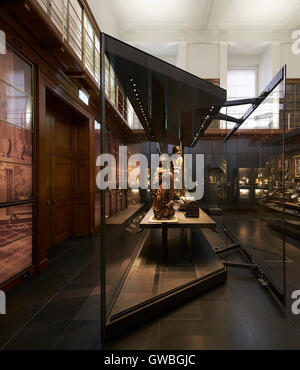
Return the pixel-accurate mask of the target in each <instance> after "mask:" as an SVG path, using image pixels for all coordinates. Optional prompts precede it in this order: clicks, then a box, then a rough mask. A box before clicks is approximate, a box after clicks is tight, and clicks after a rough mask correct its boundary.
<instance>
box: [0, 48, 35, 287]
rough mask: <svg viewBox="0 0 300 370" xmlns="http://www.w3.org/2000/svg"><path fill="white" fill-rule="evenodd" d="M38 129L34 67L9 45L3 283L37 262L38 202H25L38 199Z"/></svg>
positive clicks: (0, 178)
mask: <svg viewBox="0 0 300 370" xmlns="http://www.w3.org/2000/svg"><path fill="white" fill-rule="evenodd" d="M32 133H33V97H32V66H31V65H30V64H29V63H28V62H26V61H25V60H24V59H22V58H21V57H20V56H19V55H18V54H16V53H15V52H14V51H13V50H12V49H11V48H10V47H9V45H7V47H6V54H0V284H2V283H4V282H6V281H7V280H9V279H11V278H13V277H14V276H16V275H18V274H19V273H21V272H22V271H24V270H25V269H27V268H28V267H30V266H31V265H32V213H33V206H32V205H31V204H22V201H25V200H31V199H33V187H32V147H33V145H32ZM16 201H18V204H20V205H18V206H16V205H14V202H16ZM7 203H11V205H10V206H9V207H7Z"/></svg>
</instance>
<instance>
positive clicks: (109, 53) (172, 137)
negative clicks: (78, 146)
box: [99, 34, 300, 341]
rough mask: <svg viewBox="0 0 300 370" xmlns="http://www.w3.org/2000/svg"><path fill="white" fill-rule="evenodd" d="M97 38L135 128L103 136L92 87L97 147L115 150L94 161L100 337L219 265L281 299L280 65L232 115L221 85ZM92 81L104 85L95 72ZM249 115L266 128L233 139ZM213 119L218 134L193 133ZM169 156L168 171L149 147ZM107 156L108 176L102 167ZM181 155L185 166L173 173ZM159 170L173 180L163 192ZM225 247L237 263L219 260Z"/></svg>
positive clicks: (194, 289)
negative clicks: (245, 272)
mask: <svg viewBox="0 0 300 370" xmlns="http://www.w3.org/2000/svg"><path fill="white" fill-rule="evenodd" d="M101 44H102V51H103V56H102V65H105V60H106V64H107V63H108V62H109V64H110V66H111V69H112V70H113V73H114V75H115V77H116V79H117V80H118V82H119V83H120V85H121V86H122V90H123V91H124V93H125V95H126V96H127V97H128V100H129V102H130V107H131V108H130V109H132V110H133V111H134V112H135V115H136V117H137V119H138V120H139V122H140V125H142V127H143V132H142V133H139V134H138V135H135V136H134V137H133V136H131V135H129V134H128V136H126V135H125V136H124V140H123V141H122V143H118V144H117V142H113V141H112V137H111V135H112V132H111V131H110V129H109V127H108V126H106V119H105V109H104V107H105V101H104V98H103V97H104V94H103V95H102V108H103V109H102V120H101V152H100V153H101V154H106V153H110V154H112V153H113V154H114V155H113V156H112V157H106V159H105V160H103V163H102V164H101V165H100V167H99V169H100V172H101V171H103V170H104V172H103V173H104V174H105V175H103V177H102V182H103V183H104V184H105V183H106V187H104V188H102V189H101V190H100V198H101V199H100V204H101V214H100V220H101V222H100V226H101V234H100V235H101V264H102V269H101V289H102V302H101V304H102V327H103V336H104V341H105V340H109V339H110V338H113V337H115V336H117V335H120V334H121V333H123V332H124V331H126V330H128V329H130V328H132V327H134V326H135V325H138V324H139V323H142V322H144V321H146V320H148V319H151V318H152V317H153V316H154V315H157V314H159V313H162V312H164V311H166V310H168V309H170V308H172V307H174V306H176V305H177V304H179V303H182V302H184V301H185V300H186V299H189V298H191V297H193V296H195V295H197V294H199V293H200V292H203V291H205V290H207V289H212V288H213V287H214V286H216V285H217V284H219V283H221V282H224V281H225V280H226V276H227V272H226V271H227V270H226V267H227V266H230V267H237V268H249V269H251V270H253V271H255V273H256V275H257V277H258V279H259V281H260V282H261V283H262V284H264V285H268V286H269V287H270V288H271V290H272V291H273V292H274V293H275V294H276V295H277V297H278V298H279V300H280V301H281V302H282V303H284V302H285V299H286V261H287V260H286V240H285V230H286V227H287V225H288V224H287V219H288V217H287V214H288V213H289V212H297V210H298V208H297V207H298V203H299V199H298V198H299V197H298V191H299V182H298V180H297V179H298V177H297V176H298V172H299V160H298V155H300V154H299V152H298V149H295V147H296V144H294V142H293V140H295V137H296V133H295V132H294V133H293V134H291V133H290V132H288V131H287V126H286V115H285V68H283V69H282V70H281V71H280V72H279V73H278V74H277V75H276V76H275V77H274V79H273V80H272V81H271V82H270V84H269V85H268V86H267V87H266V89H265V90H264V91H263V92H262V93H261V94H260V95H259V97H257V98H253V103H252V104H251V105H250V106H249V108H248V110H247V111H246V113H245V114H244V115H243V117H242V119H237V118H236V117H230V116H228V115H227V114H221V113H220V110H221V108H222V107H223V106H225V107H226V108H225V110H226V113H227V108H228V106H232V105H233V104H234V103H233V102H226V92H225V91H224V90H223V89H221V88H219V87H217V86H214V85H212V84H210V83H208V82H206V81H204V80H202V79H199V78H197V77H195V76H192V75H190V74H189V73H187V72H185V71H182V70H180V69H178V68H176V67H174V66H172V65H170V64H168V63H165V62H163V61H161V60H159V59H157V58H154V57H152V56H150V55H148V54H146V53H144V52H142V51H140V50H138V49H136V48H133V47H131V46H129V45H127V44H124V43H122V42H120V41H119V40H116V39H114V38H111V37H109V36H107V35H104V34H103V35H102V43H101ZM101 86H102V92H104V91H105V86H106V85H105V73H103V74H102V84H101ZM237 104H238V102H237ZM242 104H243V103H242ZM253 112H255V115H254V118H253V117H252V118H251V119H252V120H253V119H254V120H255V121H257V122H256V123H257V127H261V126H262V127H265V126H266V125H267V127H272V128H273V129H272V130H269V131H268V134H267V135H266V133H265V132H262V133H261V134H260V133H258V132H257V131H255V132H254V131H252V132H250V133H249V132H246V134H243V135H241V134H240V133H239V134H238V135H237V134H236V131H237V130H239V128H240V126H241V124H243V122H246V121H247V119H248V118H249V117H250V116H251V115H252V113H253ZM216 119H220V120H222V121H223V124H224V125H225V129H224V133H225V135H227V136H226V137H224V139H225V141H223V140H220V139H218V140H217V139H211V140H210V139H209V138H207V137H205V136H204V132H205V130H206V129H207V128H208V126H209V125H210V123H211V122H212V121H213V120H216ZM230 120H231V121H232V122H235V125H234V126H233V127H232V122H231V123H230V125H229V124H228V121H230ZM260 121H261V122H260ZM227 124H228V128H229V127H230V128H231V127H232V129H231V130H229V129H228V130H227V129H226V127H227V126H226V125H227ZM275 128H276V129H275ZM243 131H245V130H243ZM252 133H253V134H252ZM289 135H292V136H289ZM202 139H203V140H202ZM288 140H290V144H289V145H287V143H288ZM120 144H121V145H120ZM288 148H290V149H288ZM124 150H125V152H124ZM288 150H289V154H288ZM174 153H179V154H178V155H179V157H176V159H175V158H173V159H171V160H170V162H169V167H168V162H167V161H166V159H162V157H160V155H168V156H169V157H170V156H172V155H173V154H174ZM156 155H158V157H159V159H158V160H157V161H156V162H155V161H154V162H153V158H154V157H155V156H156ZM189 156H190V157H189ZM115 157H117V159H114V158H115ZM110 160H112V163H111V165H110V166H108V167H110V168H111V170H112V172H110V171H107V169H106V171H107V172H105V168H106V167H105V166H106V165H107V163H109V161H110ZM166 163H167V167H165V165H166ZM180 163H181V164H182V163H183V164H184V166H187V167H184V171H183V173H182V174H181V176H180V177H179V178H178V177H176V178H175V174H176V173H177V172H176V171H178V168H179V167H180ZM145 164H146V166H145ZM178 166H179V167H178ZM145 168H146V170H145V171H144V169H145ZM114 170H115V171H114ZM188 171H190V172H189V174H190V175H191V178H188V175H187V172H188ZM114 172H116V174H115V175H114V174H113V173H114ZM124 175H125V176H124ZM163 176H167V178H168V179H169V181H170V184H172V186H171V188H168V191H167V192H164V191H163V188H161V186H162V182H163V180H162V178H163ZM155 179H156V180H155ZM133 180H134V184H137V186H136V187H135V186H131V185H132V181H133ZM175 180H176V181H175ZM155 181H156V182H157V188H155V187H154V188H153V184H155ZM178 182H181V184H183V185H181V187H179V188H176V187H175V184H176V183H178ZM129 183H130V184H131V185H130V186H129ZM113 184H115V185H113ZM142 184H143V186H142ZM111 185H112V186H111ZM198 190H199V192H198ZM192 194H196V195H195V196H193V195H192ZM288 209H291V211H289V210H288ZM274 211H276V213H274ZM291 225H292V223H291ZM295 225H296V223H294V224H293V227H294V230H295V228H296V227H295ZM233 249H236V250H239V251H240V252H241V255H242V256H243V257H245V258H246V259H247V263H244V264H241V263H234V262H233V261H231V260H230V256H224V257H223V258H221V257H219V256H220V255H222V254H226V252H227V251H232V250H233Z"/></svg>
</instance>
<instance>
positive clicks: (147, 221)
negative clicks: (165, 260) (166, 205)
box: [140, 208, 216, 251]
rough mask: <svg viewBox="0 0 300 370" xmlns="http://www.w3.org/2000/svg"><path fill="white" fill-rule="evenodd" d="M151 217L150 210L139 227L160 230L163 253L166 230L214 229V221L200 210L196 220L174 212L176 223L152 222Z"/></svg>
mask: <svg viewBox="0 0 300 370" xmlns="http://www.w3.org/2000/svg"><path fill="white" fill-rule="evenodd" d="M152 216H153V210H152V208H151V209H150V210H149V211H148V213H147V214H146V216H145V217H144V218H143V220H142V221H141V223H140V227H141V228H142V229H162V247H163V249H164V250H165V251H166V250H167V247H168V229H171V228H181V229H192V228H202V229H203V228H209V229H215V228H216V223H215V221H214V220H213V219H212V218H211V217H209V216H208V215H207V214H206V213H205V212H204V211H202V210H201V209H200V214H199V217H197V218H191V217H185V213H184V212H181V211H176V213H175V217H176V219H177V221H172V220H171V221H168V220H152Z"/></svg>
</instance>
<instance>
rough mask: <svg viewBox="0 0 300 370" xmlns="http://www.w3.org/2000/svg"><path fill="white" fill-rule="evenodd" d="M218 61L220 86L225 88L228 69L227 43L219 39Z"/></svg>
mask: <svg viewBox="0 0 300 370" xmlns="http://www.w3.org/2000/svg"><path fill="white" fill-rule="evenodd" d="M219 50H220V52H219V63H220V86H221V87H223V89H227V70H228V43H227V41H220V44H219Z"/></svg>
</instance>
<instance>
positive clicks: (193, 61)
mask: <svg viewBox="0 0 300 370" xmlns="http://www.w3.org/2000/svg"><path fill="white" fill-rule="evenodd" d="M219 59H220V55H219V44H213V43H212V44H204V43H193V44H192V43H191V44H188V47H187V70H188V71H189V72H190V73H193V74H194V75H196V76H198V77H201V78H219V77H220V63H219Z"/></svg>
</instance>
